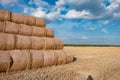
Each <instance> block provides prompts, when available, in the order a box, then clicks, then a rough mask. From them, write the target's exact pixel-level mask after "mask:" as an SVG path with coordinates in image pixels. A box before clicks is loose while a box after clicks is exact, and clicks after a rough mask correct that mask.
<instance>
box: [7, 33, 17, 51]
mask: <svg viewBox="0 0 120 80" xmlns="http://www.w3.org/2000/svg"><path fill="white" fill-rule="evenodd" d="M5 44H6V46H5V47H6V48H5V49H6V50H13V49H15V35H14V34H6V43H5Z"/></svg>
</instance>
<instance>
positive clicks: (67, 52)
mask: <svg viewBox="0 0 120 80" xmlns="http://www.w3.org/2000/svg"><path fill="white" fill-rule="evenodd" d="M63 52H64V53H65V55H66V63H70V62H73V54H72V53H71V52H70V51H69V50H63Z"/></svg>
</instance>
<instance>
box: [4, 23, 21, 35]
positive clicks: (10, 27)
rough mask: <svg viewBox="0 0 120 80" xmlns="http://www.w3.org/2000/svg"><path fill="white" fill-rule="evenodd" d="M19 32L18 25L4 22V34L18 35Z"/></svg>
mask: <svg viewBox="0 0 120 80" xmlns="http://www.w3.org/2000/svg"><path fill="white" fill-rule="evenodd" d="M19 30H20V25H18V24H16V23H13V22H9V21H5V32H6V33H12V34H18V33H19Z"/></svg>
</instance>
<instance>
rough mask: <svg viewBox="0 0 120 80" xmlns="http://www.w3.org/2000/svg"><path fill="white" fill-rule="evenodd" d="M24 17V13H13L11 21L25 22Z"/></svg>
mask: <svg viewBox="0 0 120 80" xmlns="http://www.w3.org/2000/svg"><path fill="white" fill-rule="evenodd" d="M24 19H25V17H24V15H23V14H17V13H12V14H11V21H12V22H15V23H17V24H24Z"/></svg>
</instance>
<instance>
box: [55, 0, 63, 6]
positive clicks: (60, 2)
mask: <svg viewBox="0 0 120 80" xmlns="http://www.w3.org/2000/svg"><path fill="white" fill-rule="evenodd" d="M64 4H65V0H58V1H57V2H56V6H61V5H64Z"/></svg>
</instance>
